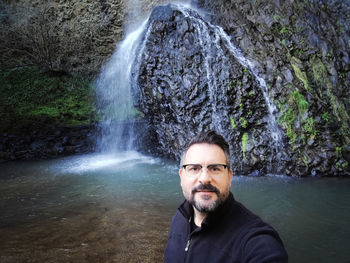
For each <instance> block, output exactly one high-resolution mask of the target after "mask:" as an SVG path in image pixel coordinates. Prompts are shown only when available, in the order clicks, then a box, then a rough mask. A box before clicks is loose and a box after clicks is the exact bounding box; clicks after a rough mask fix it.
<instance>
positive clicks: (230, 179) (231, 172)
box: [228, 169, 233, 186]
mask: <svg viewBox="0 0 350 263" xmlns="http://www.w3.org/2000/svg"><path fill="white" fill-rule="evenodd" d="M228 176H229V182H230V186H231V182H232V176H233V171H232V169H230V171H229V172H228Z"/></svg>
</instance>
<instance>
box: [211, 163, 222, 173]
mask: <svg viewBox="0 0 350 263" xmlns="http://www.w3.org/2000/svg"><path fill="white" fill-rule="evenodd" d="M207 168H208V172H209V173H211V174H222V173H223V172H224V170H225V165H222V164H211V165H208V167H207Z"/></svg>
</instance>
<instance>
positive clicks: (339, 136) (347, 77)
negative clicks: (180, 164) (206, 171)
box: [0, 0, 350, 176]
mask: <svg viewBox="0 0 350 263" xmlns="http://www.w3.org/2000/svg"><path fill="white" fill-rule="evenodd" d="M160 2H161V1H141V2H140V1H135V2H133V1H122V0H120V1H117V0H101V1H89V0H84V1H60V0H52V1H50V2H49V4H47V5H42V4H41V2H40V1H22V2H21V3H19V2H17V1H6V2H4V3H2V4H1V8H2V9H1V10H2V11H1V17H0V19H1V23H2V25H4V26H3V27H2V30H0V31H1V34H2V35H1V38H0V39H1V40H0V44H1V47H2V50H4V52H2V56H1V67H4V68H11V67H14V66H21V65H25V64H37V65H39V66H42V67H44V68H47V69H49V70H56V71H64V72H70V73H83V74H90V75H91V74H96V73H97V72H98V71H99V69H100V67H101V65H102V64H103V63H104V61H106V59H108V57H110V55H111V53H112V51H113V49H114V48H115V45H116V44H117V43H118V41H119V40H120V39H121V38H122V37H123V36H124V32H126V30H128V28H130V27H124V26H123V25H128V24H132V23H129V21H136V20H139V19H140V17H143V15H144V14H145V13H147V11H145V10H151V8H153V7H154V6H155V5H156V4H159V3H160ZM23 6H24V7H25V8H24V9H23ZM192 6H193V7H194V8H192V9H188V8H184V7H179V6H174V5H168V6H165V5H163V6H161V7H157V8H155V9H153V12H152V15H151V17H150V20H149V22H148V27H147V32H145V36H144V42H143V43H144V45H143V47H142V48H143V49H142V50H141V49H140V52H141V53H142V54H141V56H138V57H140V58H141V59H140V60H139V61H137V62H135V63H137V64H135V65H138V66H137V67H136V68H135V71H134V77H135V81H136V85H135V86H134V87H133V92H134V95H135V107H137V108H138V109H139V110H140V111H141V112H143V113H144V116H145V120H147V122H148V124H149V125H150V127H151V133H152V134H153V136H156V141H157V142H158V144H156V143H155V144H154V146H155V147H154V148H155V149H152V152H157V153H158V154H163V155H165V156H168V157H171V158H178V157H179V155H180V152H181V148H182V146H183V144H184V143H185V141H186V140H187V139H188V138H189V137H191V136H192V135H193V134H195V133H196V132H198V131H200V130H204V129H208V128H213V129H216V130H218V131H219V132H221V133H222V134H223V135H224V136H225V137H226V139H227V140H228V141H229V142H230V145H231V150H232V153H233V159H232V162H233V164H234V165H233V168H234V170H235V172H236V173H237V174H252V175H260V174H266V173H270V172H273V173H284V174H287V175H293V176H294V175H295V176H308V175H313V176H333V175H340V176H341V175H346V174H349V165H348V163H349V161H350V160H349V153H350V149H349V146H350V129H349V125H350V119H349V113H348V112H349V107H350V100H349V99H350V91H349V86H350V85H349V84H350V71H349V70H350V66H349V65H350V64H349V62H350V59H349V50H350V40H349V33H350V28H349V26H350V17H349V16H350V15H349V14H350V12H349V11H350V4H349V2H348V1H325V0H312V1H292V0H287V1H279V0H273V1H272V0H271V1H259V0H249V1H243V0H235V1H226V0H218V1H209V0H208V1H207V0H196V1H193V2H192ZM135 7H137V8H135ZM138 7H140V8H138ZM141 10H142V11H141ZM38 25H44V26H42V27H40V28H41V29H40V30H41V31H40V30H39V31H38V30H37V29H38V27H37V26H38ZM38 32H39V33H40V34H39V35H38ZM45 32H46V33H45ZM43 36H45V38H43ZM44 40H45V41H44ZM4 47H5V48H4ZM12 47H15V48H12Z"/></svg>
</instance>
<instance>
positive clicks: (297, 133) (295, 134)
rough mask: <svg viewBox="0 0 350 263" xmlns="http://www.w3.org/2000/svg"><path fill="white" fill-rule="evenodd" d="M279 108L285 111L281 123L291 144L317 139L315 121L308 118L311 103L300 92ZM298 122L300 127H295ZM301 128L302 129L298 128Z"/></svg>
mask: <svg viewBox="0 0 350 263" xmlns="http://www.w3.org/2000/svg"><path fill="white" fill-rule="evenodd" d="M279 107H280V109H281V110H283V111H284V113H283V114H282V116H281V117H280V119H279V123H280V124H281V125H282V126H284V127H285V129H286V131H287V132H286V135H287V136H288V138H289V143H290V144H292V145H293V144H294V143H296V142H297V141H298V140H299V141H300V142H302V143H307V141H308V140H310V139H315V137H316V136H317V134H318V131H317V130H316V128H315V121H314V119H313V118H312V117H311V116H308V109H309V103H308V102H307V101H306V99H305V97H304V96H303V95H302V94H301V93H300V92H299V91H298V90H295V91H293V92H291V93H290V95H289V98H288V101H287V103H285V104H281V105H279ZM296 122H298V123H299V125H295V123H296ZM299 126H301V129H298V128H297V127H299Z"/></svg>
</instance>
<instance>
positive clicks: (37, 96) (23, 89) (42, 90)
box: [0, 68, 97, 132]
mask: <svg viewBox="0 0 350 263" xmlns="http://www.w3.org/2000/svg"><path fill="white" fill-rule="evenodd" d="M0 84H1V85H0V92H1V94H2V96H1V97H0V122H1V125H0V131H7V132H10V131H16V130H17V129H20V128H21V127H40V128H41V127H43V125H62V126H72V125H83V124H89V123H91V122H94V121H96V118H97V115H96V109H95V108H94V106H93V105H94V93H93V87H92V85H91V84H90V82H89V80H87V79H85V78H83V77H71V76H67V75H63V76H55V75H52V74H51V73H45V72H42V71H40V70H39V69H37V68H22V69H20V70H14V71H2V72H0Z"/></svg>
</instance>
